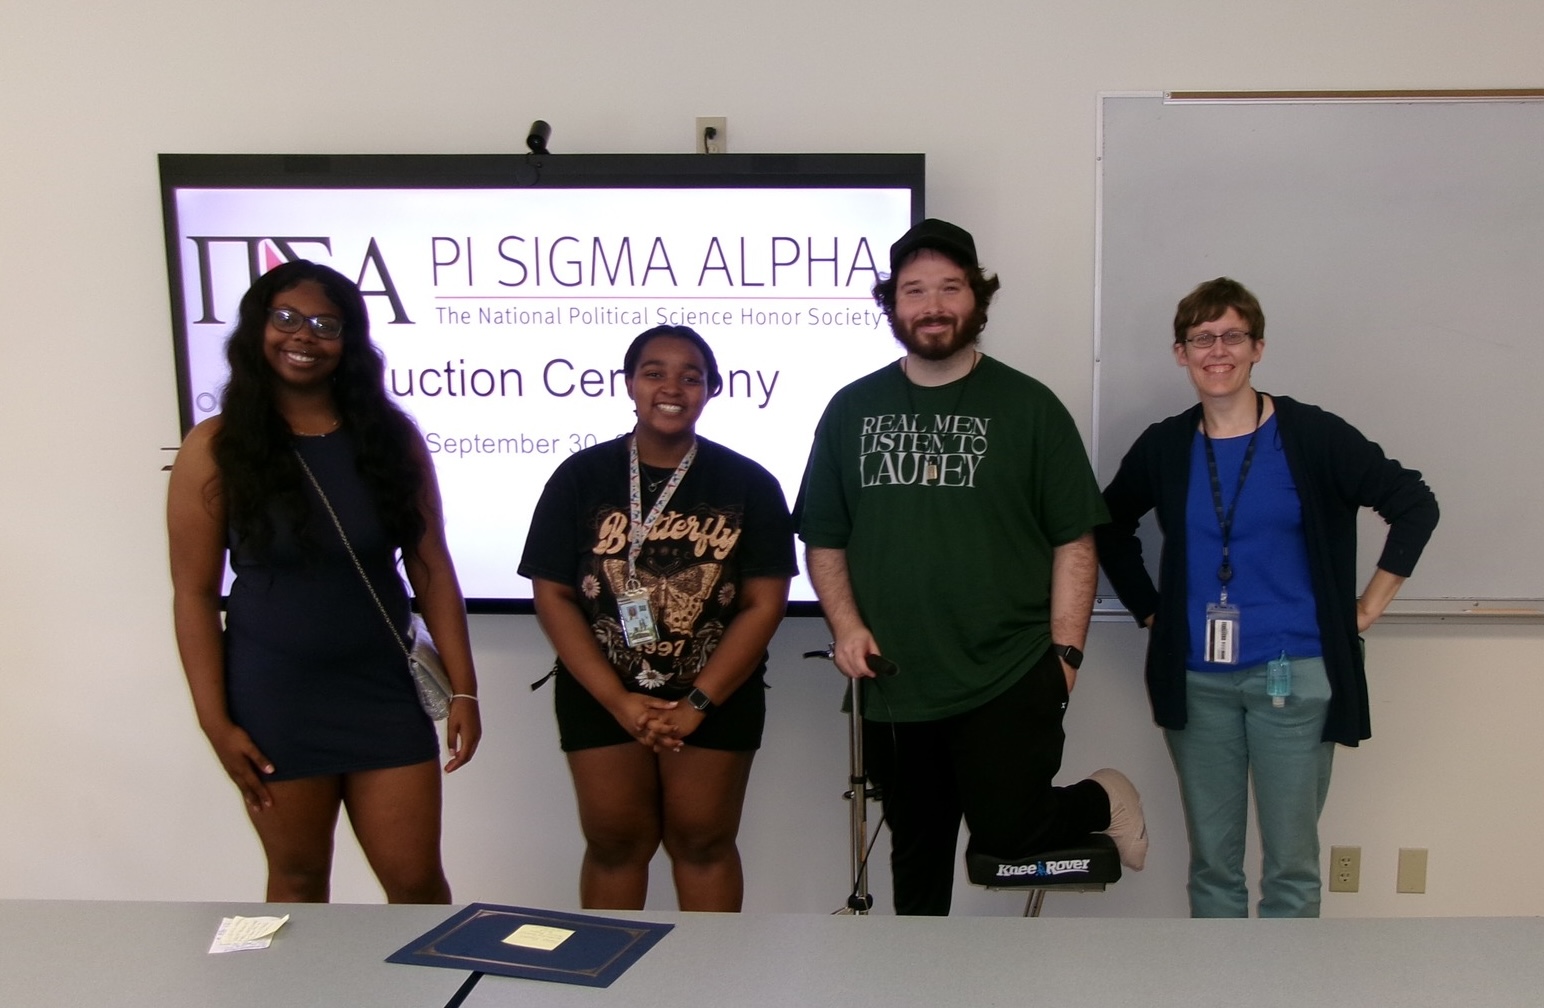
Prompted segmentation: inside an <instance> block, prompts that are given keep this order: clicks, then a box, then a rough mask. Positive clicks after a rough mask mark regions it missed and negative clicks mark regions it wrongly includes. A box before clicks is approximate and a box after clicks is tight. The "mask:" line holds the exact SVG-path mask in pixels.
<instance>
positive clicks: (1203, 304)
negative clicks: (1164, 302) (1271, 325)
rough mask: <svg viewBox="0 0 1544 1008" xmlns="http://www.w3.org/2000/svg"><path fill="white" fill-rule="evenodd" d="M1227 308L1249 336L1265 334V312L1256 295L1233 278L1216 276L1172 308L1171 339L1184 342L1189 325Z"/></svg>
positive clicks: (1216, 316)
mask: <svg viewBox="0 0 1544 1008" xmlns="http://www.w3.org/2000/svg"><path fill="white" fill-rule="evenodd" d="M1229 308H1232V309H1233V310H1234V311H1236V312H1238V314H1239V317H1240V318H1242V319H1243V320H1244V324H1245V325H1246V326H1248V327H1249V335H1250V336H1251V337H1253V338H1254V339H1256V340H1262V339H1264V338H1265V312H1263V311H1261V310H1260V301H1259V299H1258V298H1256V297H1255V296H1254V295H1253V294H1251V293H1249V288H1248V287H1245V286H1244V285H1243V284H1241V283H1239V282H1238V281H1237V280H1234V279H1232V278H1231V277H1218V278H1217V279H1215V280H1208V281H1206V282H1205V283H1203V284H1201V285H1200V286H1199V287H1197V288H1196V289H1195V290H1193V291H1191V292H1190V293H1189V294H1186V295H1185V297H1184V299H1183V300H1181V301H1180V303H1179V307H1178V308H1176V309H1175V310H1174V342H1176V343H1183V342H1185V334H1186V333H1187V332H1189V331H1190V329H1191V328H1193V327H1195V326H1198V325H1200V324H1201V323H1202V322H1211V321H1214V320H1216V319H1220V318H1222V316H1224V315H1226V314H1227V313H1228V309H1229Z"/></svg>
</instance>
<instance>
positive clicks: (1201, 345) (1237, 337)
mask: <svg viewBox="0 0 1544 1008" xmlns="http://www.w3.org/2000/svg"><path fill="white" fill-rule="evenodd" d="M1249 335H1250V334H1249V333H1248V332H1247V331H1246V330H1243V329H1229V330H1228V331H1227V332H1221V333H1209V332H1198V333H1196V334H1195V335H1194V336H1186V337H1185V342H1186V343H1189V344H1190V345H1191V346H1193V347H1195V348H1196V349H1197V350H1207V349H1210V348H1211V347H1213V346H1216V345H1217V341H1218V340H1222V343H1223V345H1224V346H1238V345H1239V344H1240V343H1242V342H1244V341H1245V340H1246V339H1248V338H1249Z"/></svg>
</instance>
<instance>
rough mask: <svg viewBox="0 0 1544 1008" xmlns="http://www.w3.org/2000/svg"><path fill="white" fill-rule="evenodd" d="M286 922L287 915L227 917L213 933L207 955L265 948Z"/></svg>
mask: <svg viewBox="0 0 1544 1008" xmlns="http://www.w3.org/2000/svg"><path fill="white" fill-rule="evenodd" d="M288 920H289V914H285V915H284V916H283V917H227V918H225V919H224V920H222V921H221V922H220V926H219V928H218V929H217V930H216V931H215V933H214V942H213V943H211V944H210V946H209V953H210V954H211V955H213V954H214V953H216V952H244V951H246V950H247V949H264V948H267V947H268V946H269V944H270V943H271V942H272V941H273V935H274V932H275V931H278V930H279V929H280V928H281V927H283V926H284V925H285V923H286V922H287V921H288Z"/></svg>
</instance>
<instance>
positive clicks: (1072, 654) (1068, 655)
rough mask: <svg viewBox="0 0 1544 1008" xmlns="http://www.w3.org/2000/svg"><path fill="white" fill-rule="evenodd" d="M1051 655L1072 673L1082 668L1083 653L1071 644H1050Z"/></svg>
mask: <svg viewBox="0 0 1544 1008" xmlns="http://www.w3.org/2000/svg"><path fill="white" fill-rule="evenodd" d="M1051 653H1052V654H1054V655H1056V656H1057V657H1059V658H1061V660H1062V661H1064V662H1066V663H1067V665H1068V666H1069V667H1070V668H1071V669H1072V671H1074V672H1076V671H1077V670H1078V669H1080V668H1082V667H1083V652H1081V651H1079V650H1078V649H1077V648H1075V647H1073V646H1072V645H1071V644H1052V645H1051Z"/></svg>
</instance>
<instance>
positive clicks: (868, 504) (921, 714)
mask: <svg viewBox="0 0 1544 1008" xmlns="http://www.w3.org/2000/svg"><path fill="white" fill-rule="evenodd" d="M797 511H798V514H799V535H800V538H802V539H803V540H804V541H805V543H807V544H808V545H810V546H817V547H829V548H833V549H841V550H845V551H846V554H847V568H848V573H849V575H850V577H851V579H852V590H853V595H854V598H855V599H856V600H857V604H858V610H859V612H860V614H861V615H862V617H863V620H864V622H865V623H866V624H867V625H868V628H869V630H870V631H871V632H872V633H873V635H874V640H875V641H876V642H877V643H878V645H879V649H880V651H881V652H882V653H883V654H884V655H885V656H886V657H887V658H889V659H890V660H892V661H894V662H895V663H896V664H897V665H898V666H899V667H900V674H899V675H898V676H896V677H895V678H893V679H887V680H885V681H884V682H883V684H882V685H880V686H878V688H877V690H876V689H875V688H873V681H872V680H866V681H865V688H866V690H867V692H866V695H865V698H864V714H865V716H867V717H869V718H873V719H875V720H880V721H926V720H934V719H937V718H942V717H948V716H950V715H953V714H957V713H960V712H962V711H966V710H970V709H971V708H973V707H976V706H979V705H980V704H982V703H985V702H986V701H988V700H990V699H991V698H992V697H994V696H996V695H998V694H999V693H1001V692H1002V691H1004V690H1006V689H1007V688H1008V687H1009V686H1011V685H1013V683H1014V682H1016V681H1017V680H1018V679H1019V677H1020V676H1022V675H1023V674H1024V673H1025V672H1026V671H1028V670H1029V668H1030V666H1031V665H1033V664H1034V662H1035V661H1037V660H1038V659H1039V658H1040V657H1041V655H1043V654H1044V653H1045V649H1046V648H1047V647H1048V646H1049V645H1050V643H1051V635H1050V618H1051V607H1050V602H1051V554H1052V551H1053V550H1054V549H1055V547H1057V546H1060V545H1064V544H1066V543H1068V542H1071V541H1072V540H1074V539H1077V538H1078V537H1079V536H1081V535H1083V534H1084V533H1085V532H1088V531H1090V530H1091V529H1092V528H1093V527H1094V526H1095V525H1098V524H1100V523H1101V522H1103V521H1106V520H1107V518H1108V515H1107V513H1106V511H1105V508H1104V502H1103V500H1102V499H1101V497H1100V495H1099V486H1098V483H1097V482H1096V481H1095V479H1094V474H1093V470H1092V468H1091V467H1090V466H1089V463H1088V453H1087V452H1086V451H1085V450H1084V448H1083V441H1082V439H1081V438H1080V437H1079V436H1078V431H1077V427H1076V425H1075V424H1074V423H1073V422H1072V417H1071V415H1070V414H1068V412H1067V409H1066V407H1064V406H1063V405H1062V404H1061V402H1060V401H1059V400H1058V399H1057V398H1056V396H1055V394H1054V393H1052V392H1051V390H1050V389H1048V388H1046V387H1045V386H1044V385H1043V384H1041V383H1040V382H1038V381H1036V380H1035V379H1033V378H1031V377H1029V376H1028V375H1026V374H1023V373H1021V372H1019V371H1015V370H1014V369H1013V368H1010V367H1008V366H1007V365H1006V364H1003V363H1001V362H999V361H996V360H993V359H992V358H990V357H986V356H983V357H982V358H981V360H980V362H979V363H978V364H977V366H976V368H975V370H974V371H973V372H971V374H970V375H968V376H966V377H964V378H961V379H960V380H959V381H956V382H951V383H950V384H948V385H942V386H938V387H936V388H924V387H921V386H917V385H913V384H912V383H911V382H910V381H909V380H908V379H907V378H906V376H905V374H904V373H903V372H902V371H901V368H900V366H899V364H891V365H888V366H886V367H884V368H881V369H880V370H878V371H876V372H874V373H873V374H871V375H868V376H866V377H864V378H860V379H859V380H858V381H856V382H853V383H852V384H851V385H848V386H847V387H846V388H844V389H842V390H841V391H840V392H838V393H837V394H836V396H835V397H834V398H833V399H832V400H831V403H830V405H829V406H827V407H826V412H825V414H824V415H823V416H822V417H821V420H820V425H819V427H818V428H817V429H816V431H815V445H814V448H813V450H812V451H811V453H810V460H809V465H808V467H807V468H806V469H805V473H804V486H803V489H802V491H801V493H800V504H799V507H798V509H797Z"/></svg>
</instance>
